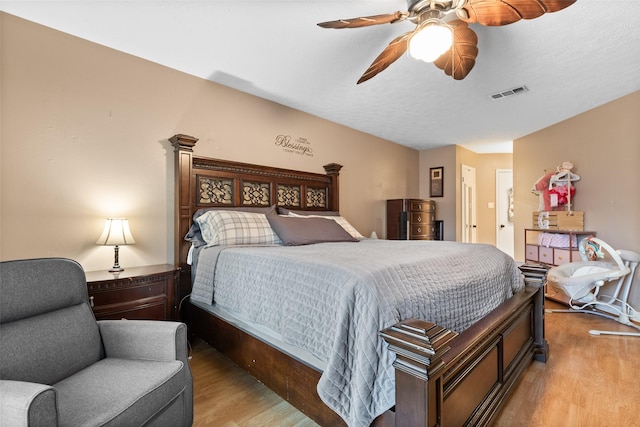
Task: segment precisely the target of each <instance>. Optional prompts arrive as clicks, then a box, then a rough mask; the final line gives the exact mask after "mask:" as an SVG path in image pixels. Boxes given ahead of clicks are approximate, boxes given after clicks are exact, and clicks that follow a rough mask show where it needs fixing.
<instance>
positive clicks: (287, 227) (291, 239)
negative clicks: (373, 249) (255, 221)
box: [267, 215, 359, 246]
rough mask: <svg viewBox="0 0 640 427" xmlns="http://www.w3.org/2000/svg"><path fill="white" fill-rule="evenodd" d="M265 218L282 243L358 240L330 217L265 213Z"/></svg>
mask: <svg viewBox="0 0 640 427" xmlns="http://www.w3.org/2000/svg"><path fill="white" fill-rule="evenodd" d="M267 220H268V221H269V224H270V225H271V228H273V231H275V232H276V234H277V235H278V237H280V240H282V243H283V244H285V245H287V246H299V245H311V244H313V243H323V242H359V240H358V239H356V238H354V237H352V236H351V234H349V233H347V232H346V231H345V229H344V228H342V227H341V226H340V224H338V223H337V222H335V221H333V220H331V219H326V218H296V217H292V216H282V215H267Z"/></svg>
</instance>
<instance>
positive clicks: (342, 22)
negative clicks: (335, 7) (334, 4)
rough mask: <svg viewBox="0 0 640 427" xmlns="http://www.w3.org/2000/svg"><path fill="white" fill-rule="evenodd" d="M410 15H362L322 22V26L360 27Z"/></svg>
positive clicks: (404, 13) (407, 13) (390, 21)
mask: <svg viewBox="0 0 640 427" xmlns="http://www.w3.org/2000/svg"><path fill="white" fill-rule="evenodd" d="M408 16H409V12H400V11H397V12H396V13H387V14H385V15H373V16H362V17H360V18H351V19H339V20H337V21H327V22H320V23H319V24H318V26H319V27H322V28H359V27H368V26H370V25H379V24H393V23H394V22H398V21H403V20H405V19H406V18H407V17H408Z"/></svg>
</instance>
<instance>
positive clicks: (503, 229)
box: [496, 169, 514, 258]
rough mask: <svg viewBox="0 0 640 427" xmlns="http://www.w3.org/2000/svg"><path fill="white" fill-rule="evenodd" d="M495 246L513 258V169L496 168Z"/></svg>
mask: <svg viewBox="0 0 640 427" xmlns="http://www.w3.org/2000/svg"><path fill="white" fill-rule="evenodd" d="M509 177H510V178H509ZM496 247H497V248H498V249H500V250H501V251H502V252H504V253H506V254H507V255H510V256H511V257H512V258H513V256H514V227H513V169H496Z"/></svg>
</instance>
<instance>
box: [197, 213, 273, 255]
mask: <svg viewBox="0 0 640 427" xmlns="http://www.w3.org/2000/svg"><path fill="white" fill-rule="evenodd" d="M195 220H196V221H197V222H198V225H199V226H200V231H201V232H202V238H203V239H204V241H205V242H207V246H216V245H280V244H282V240H280V238H279V237H278V235H277V234H276V233H275V232H274V231H273V229H272V228H271V226H270V225H269V221H267V217H266V215H265V214H263V213H254V212H240V211H231V210H230V211H221V210H220V211H217V210H211V211H207V212H205V213H203V214H202V215H200V216H199V217H198V218H196V219H195Z"/></svg>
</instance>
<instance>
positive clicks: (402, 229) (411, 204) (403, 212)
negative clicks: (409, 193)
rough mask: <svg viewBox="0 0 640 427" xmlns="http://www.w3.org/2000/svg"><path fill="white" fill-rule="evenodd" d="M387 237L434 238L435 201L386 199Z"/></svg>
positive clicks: (407, 238)
mask: <svg viewBox="0 0 640 427" xmlns="http://www.w3.org/2000/svg"><path fill="white" fill-rule="evenodd" d="M387 239H389V240H435V239H436V202H435V201H433V200H422V199H390V200H387Z"/></svg>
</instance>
